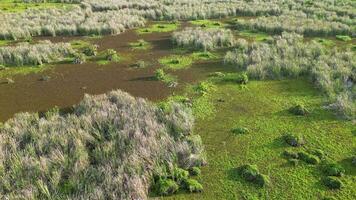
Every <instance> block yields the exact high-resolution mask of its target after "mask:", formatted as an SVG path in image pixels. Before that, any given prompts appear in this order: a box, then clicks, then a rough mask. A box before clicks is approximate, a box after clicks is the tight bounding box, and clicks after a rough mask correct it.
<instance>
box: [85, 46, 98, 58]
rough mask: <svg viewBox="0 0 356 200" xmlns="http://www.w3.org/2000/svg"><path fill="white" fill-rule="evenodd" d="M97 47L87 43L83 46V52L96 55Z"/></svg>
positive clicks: (87, 54)
mask: <svg viewBox="0 0 356 200" xmlns="http://www.w3.org/2000/svg"><path fill="white" fill-rule="evenodd" d="M97 52H98V47H97V46H96V45H89V46H87V47H85V48H84V50H83V53H84V55H86V56H96V54H97Z"/></svg>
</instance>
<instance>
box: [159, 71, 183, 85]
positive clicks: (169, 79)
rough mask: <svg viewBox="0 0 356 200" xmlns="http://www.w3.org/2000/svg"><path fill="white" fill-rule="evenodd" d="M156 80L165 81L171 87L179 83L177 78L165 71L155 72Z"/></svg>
mask: <svg viewBox="0 0 356 200" xmlns="http://www.w3.org/2000/svg"><path fill="white" fill-rule="evenodd" d="M155 78H156V79H157V80H159V81H163V82H164V83H166V84H168V86H170V87H175V86H176V85H177V84H178V83H177V78H176V77H174V76H173V75H171V74H167V73H166V72H164V70H163V69H157V70H156V71H155Z"/></svg>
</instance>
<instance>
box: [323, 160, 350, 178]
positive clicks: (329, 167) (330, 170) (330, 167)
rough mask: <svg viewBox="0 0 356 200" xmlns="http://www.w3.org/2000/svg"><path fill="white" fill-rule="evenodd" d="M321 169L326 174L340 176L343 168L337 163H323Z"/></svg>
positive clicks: (343, 170) (343, 171)
mask: <svg viewBox="0 0 356 200" xmlns="http://www.w3.org/2000/svg"><path fill="white" fill-rule="evenodd" d="M322 170H323V172H324V173H325V175H327V176H342V175H343V174H344V173H345V169H344V168H343V167H342V166H341V165H339V164H337V163H324V164H323V166H322Z"/></svg>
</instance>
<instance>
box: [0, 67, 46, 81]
mask: <svg viewBox="0 0 356 200" xmlns="http://www.w3.org/2000/svg"><path fill="white" fill-rule="evenodd" d="M49 67H50V65H41V66H21V67H7V68H6V69H2V70H0V78H5V77H12V76H15V75H26V74H31V73H39V72H42V71H44V70H46V69H48V68H49Z"/></svg>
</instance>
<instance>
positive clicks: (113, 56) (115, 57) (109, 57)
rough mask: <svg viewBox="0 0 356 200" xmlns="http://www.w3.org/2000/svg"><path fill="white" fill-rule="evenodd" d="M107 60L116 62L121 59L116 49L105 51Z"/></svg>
mask: <svg viewBox="0 0 356 200" xmlns="http://www.w3.org/2000/svg"><path fill="white" fill-rule="evenodd" d="M105 58H106V60H108V61H114V62H116V61H118V60H119V59H120V58H119V56H118V55H117V52H116V51H115V50H114V49H107V50H106V51H105Z"/></svg>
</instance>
